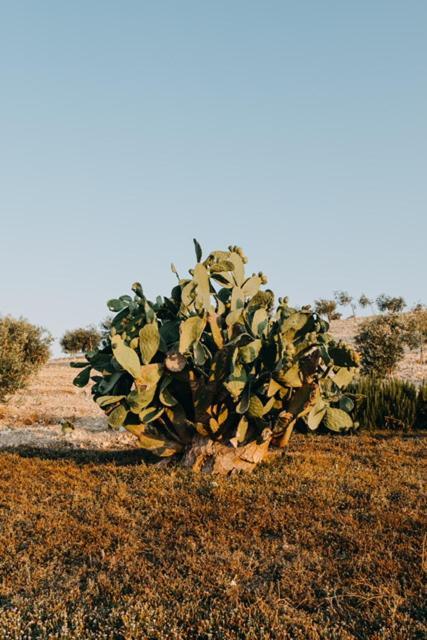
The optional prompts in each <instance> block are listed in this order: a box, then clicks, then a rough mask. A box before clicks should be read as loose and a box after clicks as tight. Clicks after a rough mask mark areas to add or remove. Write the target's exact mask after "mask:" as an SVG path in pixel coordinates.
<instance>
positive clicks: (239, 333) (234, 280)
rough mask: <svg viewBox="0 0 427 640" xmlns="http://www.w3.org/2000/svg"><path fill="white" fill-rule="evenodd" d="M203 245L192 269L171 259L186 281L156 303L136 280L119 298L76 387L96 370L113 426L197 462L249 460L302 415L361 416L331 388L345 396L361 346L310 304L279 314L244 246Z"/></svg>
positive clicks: (345, 421) (336, 427) (334, 423)
mask: <svg viewBox="0 0 427 640" xmlns="http://www.w3.org/2000/svg"><path fill="white" fill-rule="evenodd" d="M195 247H196V258H197V264H196V265H195V267H194V269H191V270H190V272H189V273H190V277H184V278H180V277H179V275H178V274H177V272H176V269H175V267H174V266H173V271H174V273H175V274H176V275H177V277H178V284H177V285H176V286H175V287H174V288H173V289H172V293H171V296H170V297H169V298H161V297H159V298H157V300H156V302H155V303H153V302H150V301H149V300H147V298H146V297H145V296H144V293H143V290H142V287H141V285H140V284H139V283H135V284H134V285H133V286H132V290H133V292H134V296H133V297H131V296H127V295H125V296H121V297H120V298H118V299H113V300H110V301H109V303H108V306H109V309H110V311H113V312H115V313H116V315H115V317H114V318H113V319H112V322H111V331H110V335H109V336H108V338H107V339H106V340H103V342H102V343H101V347H100V348H99V349H97V351H96V352H95V354H86V360H87V362H86V363H74V366H77V367H83V370H82V371H81V372H80V374H79V375H78V376H77V377H76V379H75V384H76V385H78V386H84V385H85V384H87V383H88V382H89V379H90V377H91V375H92V373H93V370H94V372H96V373H95V375H94V376H92V380H93V382H94V383H95V384H94V385H93V386H92V393H93V396H94V399H95V400H96V402H97V404H98V405H99V406H100V407H101V408H102V409H103V410H104V411H105V412H106V414H107V415H108V421H109V424H110V426H111V427H113V428H120V427H125V428H126V429H127V430H128V431H130V432H131V433H133V434H135V435H136V436H137V437H138V438H139V441H140V444H141V446H142V447H143V448H145V449H148V450H150V451H152V452H154V453H155V454H156V455H160V456H170V455H174V454H176V453H179V452H184V453H185V452H188V451H190V453H191V452H193V453H194V452H195V453H194V456H195V457H194V458H192V457H191V456H192V455H193V454H192V453H191V455H190V457H189V458H187V462H188V464H189V466H192V467H196V468H201V467H202V466H203V468H205V467H207V468H210V470H212V464H213V465H216V461H217V460H220V461H221V462H220V463H219V465H220V466H221V465H222V467H221V469H222V470H227V471H230V470H231V469H232V468H233V467H235V466H236V465H237V464H238V461H237V459H239V460H240V462H239V464H241V467H240V468H242V467H245V464H246V468H247V466H250V465H251V463H254V462H257V461H259V460H260V459H261V458H260V455H264V454H265V452H266V450H267V448H268V445H269V443H270V442H274V443H276V444H278V445H279V446H285V445H286V444H287V441H288V439H289V436H290V434H291V432H292V429H293V427H294V425H295V424H296V422H297V420H298V419H299V418H304V420H306V421H307V424H308V426H309V428H310V429H316V428H317V427H318V426H319V425H320V423H321V422H323V423H324V424H325V426H326V427H327V428H329V429H331V430H333V431H340V430H342V429H348V428H349V427H351V425H352V422H351V419H350V417H349V415H348V413H346V411H345V410H342V409H340V408H336V407H333V406H331V405H330V404H329V398H333V402H336V399H337V396H339V394H340V392H341V388H343V387H344V386H346V385H347V384H348V383H349V382H350V380H351V378H352V373H353V371H354V369H355V367H357V366H358V356H357V354H355V352H354V351H352V350H351V349H349V348H348V347H347V346H346V345H344V344H337V343H336V342H335V341H334V340H332V338H331V337H330V336H329V335H328V333H327V331H328V323H327V322H326V321H325V320H323V319H321V318H320V317H319V316H318V315H317V314H316V313H313V312H312V311H311V310H310V307H303V308H302V309H300V310H296V309H293V308H292V307H290V306H289V305H288V301H287V299H286V298H284V299H280V298H279V304H278V306H277V309H276V311H275V313H273V307H274V294H273V293H272V291H270V290H268V289H267V290H262V288H261V287H262V285H264V284H265V283H266V281H267V280H266V278H265V276H264V275H263V274H262V273H258V275H256V274H253V275H252V276H249V277H248V276H246V275H245V270H244V269H245V263H246V261H247V259H246V257H245V256H244V255H243V252H242V250H241V249H240V248H239V247H229V250H228V251H213V252H212V253H210V254H209V255H208V256H207V258H206V259H205V260H204V261H203V262H202V259H201V256H202V251H201V248H200V245H199V244H198V243H197V242H196V241H195ZM326 378H327V381H326ZM322 382H325V383H326V382H327V385H326V386H327V390H326V392H325V393H323V386H322V384H321V383H322ZM199 445H200V447H201V448H198V447H199ZM203 447H205V448H203ZM221 447H222V448H221ZM260 448H262V454H261V451H260ZM212 460H213V462H212ZM192 461H194V464H193V462H192ZM243 462H244V463H245V464H243ZM221 469H220V468H219V467H218V468H217V467H215V469H213V470H218V471H219V472H222V471H221Z"/></svg>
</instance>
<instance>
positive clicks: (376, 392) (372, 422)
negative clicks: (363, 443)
mask: <svg viewBox="0 0 427 640" xmlns="http://www.w3.org/2000/svg"><path fill="white" fill-rule="evenodd" d="M348 391H349V393H351V394H354V396H355V408H354V416H353V417H354V420H356V421H357V422H358V423H359V424H360V427H361V428H365V429H384V428H385V429H402V430H405V431H406V430H409V429H413V428H415V427H416V428H425V427H427V421H426V419H427V385H426V384H423V385H422V386H421V387H417V386H415V385H414V384H412V383H410V382H406V381H404V380H398V379H396V378H389V379H386V380H379V379H378V378H374V377H362V378H360V379H359V380H358V381H357V382H354V383H353V384H352V385H351V386H350V388H349V390H348Z"/></svg>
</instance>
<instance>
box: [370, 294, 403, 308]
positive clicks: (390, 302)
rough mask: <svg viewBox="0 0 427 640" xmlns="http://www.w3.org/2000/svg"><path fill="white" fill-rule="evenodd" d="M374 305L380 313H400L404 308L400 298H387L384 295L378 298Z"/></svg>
mask: <svg viewBox="0 0 427 640" xmlns="http://www.w3.org/2000/svg"><path fill="white" fill-rule="evenodd" d="M376 303H377V307H378V309H379V311H380V312H381V313H401V312H402V311H403V309H404V308H405V307H406V302H405V300H404V298H402V296H395V297H394V296H387V295H386V294H385V293H382V294H381V295H380V296H378V298H377V299H376Z"/></svg>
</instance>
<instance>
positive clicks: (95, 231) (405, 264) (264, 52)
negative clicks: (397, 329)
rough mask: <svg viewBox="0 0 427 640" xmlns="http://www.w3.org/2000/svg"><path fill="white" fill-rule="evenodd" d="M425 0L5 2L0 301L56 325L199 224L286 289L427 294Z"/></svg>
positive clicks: (93, 307) (172, 255)
mask: <svg viewBox="0 0 427 640" xmlns="http://www.w3.org/2000/svg"><path fill="white" fill-rule="evenodd" d="M426 68H427V2H426V1H425V0H419V1H417V0H402V1H396V0H357V1H355V0H346V1H343V0H324V1H322V2H320V1H319V0H312V1H308V0H301V1H299V2H295V1H293V2H290V1H287V0H277V1H269V0H263V1H261V0H259V1H256V2H255V1H252V0H241V1H239V0H226V1H225V0H224V1H222V0H215V1H213V0H212V1H208V0H206V1H200V0H198V1H196V0H195V1H192V2H190V1H186V0H181V1H179V2H177V1H164V0H156V1H151V2H148V1H144V0H138V1H127V0H123V2H117V1H114V2H113V1H111V0H102V1H100V0H99V1H95V0H91V1H90V2H89V1H87V0H85V1H78V0H77V1H76V0H73V2H66V1H65V0H40V1H39V2H33V1H16V2H15V1H12V0H9V2H2V3H1V7H0V90H1V94H0V95H1V99H0V217H1V229H0V312H1V313H3V314H5V313H11V314H14V315H24V316H26V317H27V318H29V319H30V320H31V321H34V322H37V323H40V324H43V325H45V326H46V327H48V328H49V329H50V330H51V331H52V332H53V333H54V335H55V336H60V335H61V334H62V332H63V331H64V330H65V329H67V328H74V327H76V326H79V325H86V324H89V323H92V322H93V323H96V322H98V321H99V320H100V319H102V318H103V317H105V315H106V314H107V310H106V307H105V301H106V300H107V299H108V298H110V297H114V296H116V295H120V294H123V293H127V292H128V289H129V286H130V285H131V283H132V282H133V281H135V280H140V281H141V282H142V283H143V286H144V288H145V290H146V292H147V293H148V294H150V295H151V296H153V297H154V296H155V295H157V294H167V293H169V291H170V288H171V286H172V285H173V283H174V277H173V275H172V274H171V273H170V270H169V264H170V262H171V260H173V261H174V262H175V263H176V265H177V267H178V268H179V270H180V271H181V272H184V271H185V269H186V268H188V267H189V266H191V264H192V262H193V260H194V258H193V256H194V254H193V247H192V238H193V236H195V237H197V238H198V239H199V241H200V242H201V244H202V246H203V247H205V248H206V249H207V250H208V249H217V248H223V247H225V246H227V245H228V244H230V243H232V244H239V245H241V246H243V248H244V249H245V251H246V253H247V254H248V256H249V258H250V263H249V265H248V266H249V269H250V270H251V271H252V270H254V271H255V270H256V271H258V270H259V269H262V270H263V271H264V272H265V273H266V274H267V275H268V276H269V277H270V281H269V284H270V286H271V287H272V288H273V289H274V290H275V291H276V292H277V294H284V295H286V294H287V295H289V296H290V298H291V301H292V302H294V303H295V304H304V303H308V302H312V301H313V299H314V298H315V297H319V296H330V295H331V293H332V292H333V290H335V289H339V288H345V289H347V290H349V291H350V292H351V293H352V294H354V295H359V294H360V293H361V292H362V291H364V292H366V293H368V294H370V295H374V296H375V295H377V294H379V293H381V292H383V291H385V292H386V293H391V294H402V295H404V296H405V297H406V298H407V300H408V302H410V303H413V302H415V301H418V300H424V301H426V298H427V295H426V293H427V291H426V289H427V287H426V275H427V274H426V271H427V269H426V251H425V248H426V240H427V206H426V205H427V176H426V168H427V75H426Z"/></svg>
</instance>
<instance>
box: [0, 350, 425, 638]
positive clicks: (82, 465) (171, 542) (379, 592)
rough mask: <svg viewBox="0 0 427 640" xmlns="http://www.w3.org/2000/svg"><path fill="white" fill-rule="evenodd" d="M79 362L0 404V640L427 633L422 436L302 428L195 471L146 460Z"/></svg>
mask: <svg viewBox="0 0 427 640" xmlns="http://www.w3.org/2000/svg"><path fill="white" fill-rule="evenodd" d="M73 375H74V372H73V371H72V370H71V369H70V368H69V366H68V364H67V362H66V361H52V362H51V363H49V364H48V365H47V366H46V367H45V368H44V369H43V371H42V372H41V374H40V375H39V376H38V377H37V378H36V379H35V380H34V381H33V383H32V385H31V386H30V388H29V389H28V390H26V391H23V392H20V393H18V394H17V395H16V396H15V397H14V398H13V399H12V400H11V401H10V402H9V403H8V404H6V405H3V406H2V407H0V548H1V554H0V640H12V639H13V640H21V639H33V638H34V639H36V638H37V639H40V640H44V639H49V638H51V639H56V640H86V639H88V640H89V639H94V640H95V639H96V640H101V639H114V640H133V639H135V640H136V639H141V640H143V639H144V640H145V639H159V640H169V639H176V640H181V639H182V640H187V639H188V640H196V639H197V640H198V639H200V640H234V639H236V640H237V639H239V640H259V639H260V640H267V639H277V640H286V639H290V640H293V639H296V640H323V639H331V640H350V639H357V640H365V639H367V638H369V639H373V640H385V639H390V640H412V639H415V640H416V639H419V640H421V639H424V638H425V637H426V633H427V626H426V624H427V615H426V613H427V612H426V606H425V602H426V600H425V597H423V596H425V595H427V594H426V593H425V591H424V590H423V588H424V585H425V581H424V580H425V575H426V574H425V572H426V569H427V541H426V526H425V525H426V510H425V507H426V503H425V494H424V492H423V481H424V480H425V472H426V464H425V462H426V448H427V447H426V444H427V439H424V438H422V437H421V436H420V435H417V434H413V435H412V437H404V436H403V435H392V436H390V437H389V436H384V435H380V434H377V435H376V436H375V435H359V436H347V437H344V436H342V437H338V436H312V437H307V436H301V435H296V436H295V437H293V439H292V440H291V445H290V448H289V450H288V451H287V453H286V454H285V455H284V456H282V457H280V458H277V459H275V460H274V461H273V462H271V463H270V464H268V465H264V466H260V467H259V468H258V469H257V470H256V471H255V472H254V473H253V474H252V475H250V476H233V477H231V478H225V479H224V478H222V479H218V478H213V477H208V476H198V475H195V474H193V473H192V472H190V471H186V470H182V469H179V468H158V467H155V466H153V465H148V464H146V463H144V461H143V460H142V457H141V454H140V453H139V452H138V450H137V449H135V444H134V440H133V437H132V436H130V435H128V434H126V433H116V432H112V431H108V430H107V429H106V424H105V419H104V417H103V414H102V412H101V411H100V410H99V409H98V407H97V406H96V405H95V404H94V403H93V402H92V400H91V398H90V393H89V391H88V390H85V389H84V390H81V389H77V388H76V387H73V385H72V383H71V381H72V377H73ZM63 420H68V421H70V422H72V424H73V425H74V430H72V431H69V432H67V433H64V432H63V430H62V427H61V421H63Z"/></svg>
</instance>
